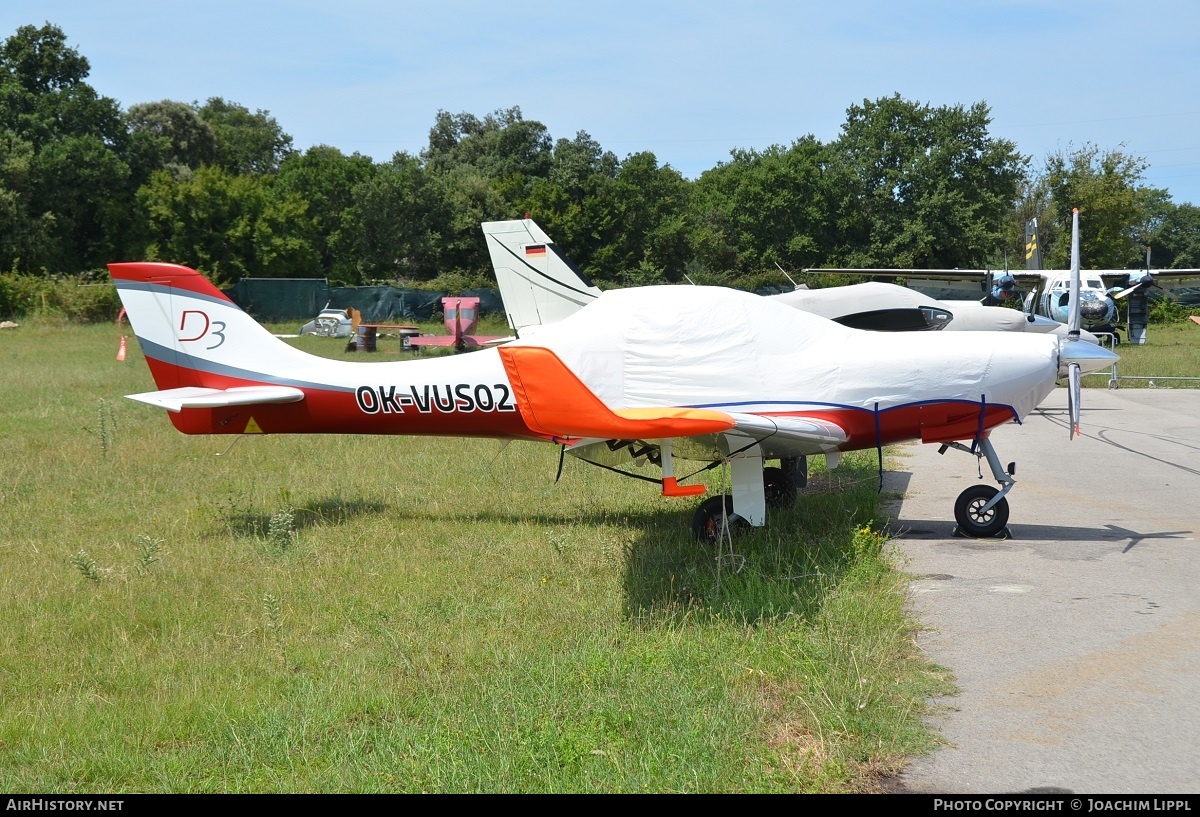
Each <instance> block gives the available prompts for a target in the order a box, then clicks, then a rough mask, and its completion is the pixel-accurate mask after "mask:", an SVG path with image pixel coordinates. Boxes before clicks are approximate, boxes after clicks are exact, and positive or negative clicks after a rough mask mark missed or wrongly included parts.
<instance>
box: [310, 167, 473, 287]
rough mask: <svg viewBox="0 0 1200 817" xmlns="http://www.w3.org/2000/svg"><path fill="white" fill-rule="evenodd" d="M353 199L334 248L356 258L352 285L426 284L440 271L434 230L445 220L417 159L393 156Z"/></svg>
mask: <svg viewBox="0 0 1200 817" xmlns="http://www.w3.org/2000/svg"><path fill="white" fill-rule="evenodd" d="M353 197H354V205H353V206H352V207H351V208H350V209H349V210H348V211H347V213H346V218H345V222H344V225H345V226H344V227H343V229H342V230H341V232H340V234H339V240H338V242H337V245H336V246H335V247H334V250H335V252H337V253H338V254H344V255H346V256H349V257H353V258H355V259H357V269H356V270H355V272H356V275H355V280H354V281H353V282H352V283H356V284H357V283H369V282H373V281H380V280H393V281H397V280H398V281H405V280H411V281H428V280H429V279H431V278H433V277H435V276H436V275H437V274H438V273H439V272H441V271H442V268H441V259H440V257H439V247H440V246H441V232H440V230H441V229H442V228H443V227H444V226H445V225H446V224H448V223H449V221H450V215H449V213H448V212H447V210H448V208H447V207H446V204H445V200H444V199H443V198H442V195H441V188H440V187H439V186H438V185H437V184H436V183H435V182H434V180H433V179H432V178H431V177H430V175H429V174H428V173H427V172H426V171H425V169H424V168H423V167H422V165H421V161H420V159H418V158H417V157H415V156H412V155H411V154H408V153H404V152H400V153H397V154H396V155H395V156H393V157H392V160H391V161H390V162H388V163H386V164H382V165H379V166H377V168H376V172H375V173H374V174H373V175H372V176H371V178H369V179H367V180H366V181H364V182H361V183H360V184H358V185H357V186H356V187H355V188H354V193H353Z"/></svg>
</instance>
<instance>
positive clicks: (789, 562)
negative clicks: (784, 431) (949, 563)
mask: <svg viewBox="0 0 1200 817" xmlns="http://www.w3.org/2000/svg"><path fill="white" fill-rule="evenodd" d="M877 486H878V483H877V477H876V475H875V474H874V473H873V472H871V471H870V469H867V470H865V471H864V470H863V469H846V472H843V471H842V470H841V469H839V471H838V472H835V474H830V473H828V472H821V473H818V474H816V475H814V476H813V478H812V479H811V480H810V483H809V485H808V487H807V488H805V489H804V490H802V491H800V492H799V493H798V495H797V497H796V501H795V502H794V504H792V505H791V506H790V507H787V508H782V509H771V510H769V511H768V514H767V521H766V524H765V525H764V526H763V527H759V528H753V527H750V526H748V525H744V524H743V525H740V526H738V527H736V528H735V529H734V531H733V535H732V541H727V542H725V543H723V544H722V545H721V546H720V547H715V546H713V545H710V544H704V543H701V542H699V541H697V540H696V539H695V538H694V537H693V535H692V524H691V523H692V514H693V512H694V511H695V508H696V503H688V504H686V505H684V506H680V508H679V509H667V508H664V509H656V510H645V509H638V510H621V509H612V510H608V509H595V508H594V507H591V508H588V509H586V510H584V509H581V510H580V511H577V512H576V511H570V510H562V511H547V510H546V509H544V508H543V509H536V508H535V509H531V508H529V507H524V506H514V505H507V506H506V505H488V506H479V507H475V508H471V509H464V510H445V509H442V508H428V507H422V506H405V507H397V506H395V505H391V504H388V503H384V502H378V501H366V500H347V499H344V498H329V499H325V500H320V501H318V502H316V503H311V502H310V503H306V506H305V507H304V508H295V509H292V514H293V518H292V520H291V527H292V529H293V530H296V531H300V530H303V529H309V528H319V527H324V526H332V525H337V524H340V523H343V522H346V521H348V520H350V519H352V518H354V517H359V516H365V515H382V514H385V513H386V514H387V516H388V518H389V519H392V520H395V521H396V522H397V523H399V524H403V523H405V522H409V523H412V522H433V523H436V524H438V525H449V526H453V527H458V528H464V529H469V528H471V527H472V526H476V525H478V526H483V525H487V524H499V525H508V526H527V525H543V526H547V527H554V526H564V527H573V528H581V529H589V528H590V529H596V530H597V531H600V530H602V529H610V530H611V529H617V530H620V531H621V532H622V533H621V534H620V535H619V536H618V537H617V538H618V539H619V540H620V542H621V545H620V546H621V547H622V548H623V553H622V560H623V570H624V576H623V584H624V589H625V600H624V607H625V611H626V615H627V616H628V617H629V618H630V619H631V620H645V621H647V622H660V623H661V622H663V621H673V620H682V619H684V618H690V619H695V618H696V617H705V616H714V617H715V616H721V617H726V616H729V617H733V618H734V619H735V620H739V621H744V622H746V623H748V624H754V623H757V622H761V621H766V620H778V619H779V618H781V617H784V616H798V617H800V618H801V619H808V618H810V617H811V616H813V615H814V614H815V613H816V612H818V611H819V610H820V609H821V607H822V605H823V604H824V603H825V601H826V600H827V598H828V595H829V593H830V592H831V590H832V589H833V588H835V587H836V586H837V584H838V582H839V581H840V580H841V579H842V577H843V576H844V575H845V573H846V571H847V570H848V569H849V568H850V567H851V566H852V565H853V564H854V562H855V560H856V558H858V556H859V555H861V553H860V549H861V543H860V542H859V539H860V538H861V531H860V529H861V528H863V527H864V526H866V527H868V528H875V529H877V525H878V523H877V519H878V518H879V514H880V496H879V494H878V490H877ZM277 513H278V512H276V513H266V512H255V511H246V510H228V511H227V512H226V513H224V514H222V515H223V516H224V517H225V524H226V526H227V529H228V530H229V531H231V532H232V533H234V534H235V535H239V536H246V537H255V538H270V537H271V530H272V527H273V525H274V524H275V523H276V521H277V520H276V518H275V517H276V515H277ZM856 543H857V544H856Z"/></svg>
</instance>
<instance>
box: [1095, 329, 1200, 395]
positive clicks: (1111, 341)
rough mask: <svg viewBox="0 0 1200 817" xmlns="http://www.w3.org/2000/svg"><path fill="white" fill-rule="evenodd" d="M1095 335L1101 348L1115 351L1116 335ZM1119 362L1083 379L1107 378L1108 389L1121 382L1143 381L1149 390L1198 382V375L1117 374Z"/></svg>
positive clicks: (1108, 333) (1199, 377)
mask: <svg viewBox="0 0 1200 817" xmlns="http://www.w3.org/2000/svg"><path fill="white" fill-rule="evenodd" d="M1095 335H1096V337H1097V338H1099V339H1100V345H1101V346H1104V347H1106V348H1108V349H1110V350H1112V351H1114V352H1115V351H1116V347H1117V338H1116V335H1114V334H1113V333H1111V332H1096V333H1095ZM1119 362H1120V361H1117V360H1114V361H1113V365H1112V369H1111V370H1109V371H1107V372H1090V373H1088V374H1085V375H1084V377H1107V378H1108V387H1109V388H1110V389H1116V388H1119V387H1120V385H1121V381H1122V380H1145V381H1147V385H1149V387H1150V388H1154V387H1155V386H1156V385H1158V384H1159V383H1169V382H1171V381H1176V380H1184V381H1193V380H1200V375H1197V376H1196V377H1178V376H1173V377H1154V376H1143V375H1127V374H1126V375H1123V374H1117V364H1118V363H1119Z"/></svg>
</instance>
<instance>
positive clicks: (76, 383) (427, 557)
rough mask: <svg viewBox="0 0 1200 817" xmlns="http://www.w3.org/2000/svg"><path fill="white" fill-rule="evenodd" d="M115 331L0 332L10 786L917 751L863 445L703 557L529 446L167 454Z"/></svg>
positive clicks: (893, 557)
mask: <svg viewBox="0 0 1200 817" xmlns="http://www.w3.org/2000/svg"><path fill="white" fill-rule="evenodd" d="M1196 329H1200V327H1197V328H1196ZM276 331H280V332H287V331H295V329H294V327H277V328H276ZM431 331H432V327H431ZM481 331H488V332H489V333H491V328H488V329H486V330H485V329H481ZM1189 331H1190V330H1184V331H1183V332H1181V333H1180V336H1179V337H1180V339H1181V343H1184V344H1185V346H1184V349H1185V351H1184V354H1186V355H1192V353H1193V352H1194V348H1193V347H1189V346H1186V343H1187V342H1188V341H1191V340H1192V339H1193V338H1194V336H1200V331H1194V332H1191V334H1188V332H1189ZM1171 337H1173V336H1172V335H1171V334H1170V333H1168V332H1167V331H1166V330H1163V329H1156V328H1153V327H1152V329H1151V344H1157V343H1159V342H1163V343H1165V342H1166V341H1167V340H1168V339H1169V338H1171ZM117 341H118V333H117V330H116V329H115V328H114V327H112V326H85V327H78V326H68V325H64V324H61V323H58V322H55V321H53V320H48V319H43V320H35V321H29V322H24V323H23V324H22V325H21V326H20V327H18V328H15V329H4V330H0V355H3V359H4V362H5V366H4V383H3V386H2V387H0V439H3V440H4V448H5V451H4V453H5V466H6V467H5V469H4V476H3V479H2V481H0V588H2V590H3V614H2V617H0V696H2V698H3V706H0V791H6V792H10V793H27V792H41V793H70V792H76V793H86V792H97V793H104V792H613V793H615V792H858V791H875V790H878V789H879V788H880V786H881V782H882V781H883V780H884V779H885V778H886V776H887V775H888V774H890V773H892V772H894V771H895V770H897V769H898V768H900V767H901V765H902V764H903V762H904V759H905V758H906V757H910V756H912V755H914V754H916V753H919V752H923V751H926V750H929V749H931V748H933V747H934V746H936V744H937V738H936V736H935V734H934V733H932V732H931V731H930V730H929V728H928V726H927V725H926V720H925V717H926V716H927V715H928V714H929V710H928V706H927V703H926V701H928V700H929V699H930V697H931V696H933V695H935V694H944V693H947V692H949V691H951V689H952V687H951V679H950V678H949V675H948V673H947V672H946V671H944V670H942V669H941V668H938V667H935V666H931V665H929V664H928V663H927V662H926V661H925V660H924V659H923V657H922V656H921V654H920V653H919V652H918V651H917V649H916V647H915V634H916V632H917V628H918V627H919V623H918V622H915V621H913V620H911V619H910V618H908V616H907V615H906V613H905V602H906V594H907V584H906V579H905V576H904V574H903V564H902V562H900V560H899V557H898V556H897V554H896V553H895V552H894V551H893V549H892V548H891V547H890V546H889V544H888V543H887V541H886V538H885V536H884V535H883V531H884V530H885V529H886V520H884V519H881V518H880V516H879V514H880V510H879V507H880V506H879V500H880V497H879V495H878V494H877V492H876V486H877V475H876V472H875V461H874V454H873V452H872V453H868V454H866V455H865V456H848V457H847V460H846V462H845V463H844V464H843V466H842V467H841V468H839V469H838V470H837V471H834V472H824V471H822V470H820V468H819V460H820V458H817V462H814V466H813V467H814V471H813V474H812V479H811V483H810V486H809V488H808V489H806V490H805V492H804V493H803V494H802V495H801V497H800V500H799V502H798V503H797V505H796V506H795V507H794V508H792V509H789V510H786V511H782V512H775V513H774V514H773V515H772V516H771V519H770V520H769V521H768V524H767V526H766V527H765V528H761V529H753V530H748V531H746V532H744V533H743V534H742V535H740V536H739V537H738V539H737V540H736V545H735V552H734V553H732V554H729V553H725V554H717V553H715V552H713V551H711V550H709V549H707V548H704V547H701V546H699V545H697V544H696V543H695V542H693V541H692V539H691V537H690V533H689V531H688V527H689V520H690V517H691V512H692V510H693V507H694V503H693V502H688V501H681V500H668V499H664V498H662V497H659V496H658V495H657V494H656V492H655V491H654V489H653V487H652V486H647V485H645V484H643V483H641V482H637V481H633V480H625V479H621V478H619V477H617V476H615V475H612V474H609V473H607V472H604V471H601V470H599V469H594V468H590V467H589V466H587V465H585V464H583V463H581V462H578V461H575V460H573V459H572V458H569V457H568V458H567V462H566V464H565V468H564V473H563V476H562V479H561V480H560V481H558V482H557V483H556V482H555V473H556V470H557V467H558V450H557V449H556V448H555V447H553V446H550V445H539V444H534V443H513V444H510V445H508V446H502V445H501V444H499V443H496V442H487V441H464V440H457V439H435V438H401V437H387V438H374V437H354V436H338V437H286V436H277V437H272V436H268V437H263V436H254V437H251V438H244V439H240V440H237V441H236V442H234V438H216V437H187V436H184V435H181V434H179V433H178V432H176V431H175V430H174V428H173V427H172V426H171V424H170V423H169V421H168V420H167V418H166V417H165V415H164V413H163V412H161V411H158V410H155V409H152V408H151V407H149V406H145V405H142V404H140V403H135V402H133V401H129V400H125V399H124V398H123V395H126V394H131V393H135V392H139V391H148V390H152V389H153V388H154V386H153V383H152V381H151V379H150V376H149V372H148V370H147V367H146V365H145V362H144V361H143V360H142V357H141V354H140V351H139V349H138V346H137V342H136V340H134V339H133V338H132V336H130V341H129V342H130V346H129V351H128V357H127V359H126V360H125V361H124V362H117V361H116V360H115V355H116V351H117ZM292 342H294V343H295V344H296V345H298V346H301V347H302V348H307V349H309V350H310V351H314V352H316V353H319V354H323V355H327V356H331V357H341V356H351V355H358V358H357V359H361V357H362V355H363V353H348V352H345V351H344V347H345V341H344V340H337V339H322V338H301V339H296V340H295V341H292ZM386 342H387V340H386V339H385V340H383V341H381V344H380V348H381V350H385V351H380V352H378V353H376V354H377V355H378V356H379V359H381V360H382V359H395V357H396V354H398V353H395V354H393V353H390V352H388V351H386V349H387V347H386V346H385V345H384V344H385V343H386ZM397 343H398V341H397ZM1153 349H1154V347H1153V346H1148V347H1145V348H1144V349H1141V350H1134V351H1138V352H1139V355H1136V356H1134V355H1131V356H1130V359H1128V360H1126V359H1123V360H1122V363H1121V368H1122V373H1124V372H1125V368H1126V366H1128V367H1130V368H1134V367H1136V366H1140V365H1143V364H1142V362H1136V359H1137V358H1139V357H1141V354H1140V353H1141V352H1145V353H1146V354H1147V356H1148V355H1149V354H1150V353H1151V352H1152V350H1153ZM1121 351H1122V353H1124V352H1125V349H1124V348H1122V350H1121ZM1191 359H1192V360H1195V359H1196V358H1195V357H1194V356H1193V357H1191ZM1145 365H1166V364H1165V363H1160V362H1152V363H1147V364H1145ZM1191 371H1192V373H1195V368H1194V367H1193V368H1192V369H1191ZM1151 374H1161V372H1157V371H1155V372H1151ZM231 442H233V445H232V447H230V445H231ZM713 487H716V486H714V485H710V488H713Z"/></svg>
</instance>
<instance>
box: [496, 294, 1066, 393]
mask: <svg viewBox="0 0 1200 817" xmlns="http://www.w3.org/2000/svg"><path fill="white" fill-rule="evenodd" d="M514 345H528V346H541V347H545V348H549V349H551V350H553V351H554V352H555V353H556V354H557V355H558V356H559V358H561V359H562V361H563V362H564V363H565V364H566V365H567V366H568V367H569V368H570V369H571V370H572V371H573V372H574V373H575V374H576V375H577V376H578V377H579V378H580V379H581V380H582V381H583V382H584V383H585V384H586V385H587V386H588V387H589V388H590V389H591V390H592V391H593V392H595V393H596V394H597V395H599V396H600V398H601V399H602V400H604V401H605V403H606V404H607V405H608V406H609V407H610V408H613V409H620V408H637V407H649V406H690V407H711V408H717V409H721V410H726V411H736V412H792V411H794V412H804V411H810V410H817V409H820V408H837V407H854V408H865V409H868V410H872V409H876V408H878V409H879V410H885V409H888V408H892V407H895V406H899V405H909V404H917V403H924V402H929V401H944V400H968V401H972V402H979V401H980V399H981V398H982V399H983V400H985V401H986V402H987V403H989V404H1002V405H1009V406H1012V408H1013V409H1014V410H1015V411H1016V413H1017V416H1018V417H1024V416H1025V415H1026V414H1027V413H1028V412H1030V411H1031V410H1033V408H1034V407H1035V406H1036V405H1037V404H1038V403H1039V402H1040V401H1041V400H1042V399H1043V398H1044V397H1045V396H1046V395H1047V394H1049V393H1050V391H1051V390H1052V389H1053V388H1054V386H1055V384H1056V376H1057V354H1058V340H1057V338H1056V337H1055V336H1053V335H1041V334H1027V333H1023V332H1017V333H1011V332H1008V333H1006V332H963V333H955V334H953V335H947V334H945V333H941V332H886V333H881V332H870V331H865V330H858V329H852V328H849V327H845V326H842V325H840V324H837V323H834V322H832V321H830V320H827V319H825V318H822V317H820V316H817V315H813V314H810V313H807V312H803V311H800V310H797V309H793V308H791V307H788V306H785V305H783V304H782V303H778V302H776V301H772V300H771V299H769V298H763V297H761V296H758V295H753V294H750V293H746V292H741V291H738V290H732V289H726V288H723V287H680V286H656V287H638V288H634V289H627V290H610V291H608V292H605V293H604V294H603V295H601V296H600V297H599V298H598V299H597V300H596V301H594V302H593V303H591V304H589V305H587V306H585V307H584V308H583V309H581V310H580V311H578V312H576V313H575V314H574V315H572V316H570V317H569V318H567V319H565V320H563V321H561V322H560V323H557V324H554V325H551V326H546V327H544V328H543V329H542V331H541V332H539V333H538V335H537V336H536V338H532V339H529V340H525V341H516V342H515V344H514Z"/></svg>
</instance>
